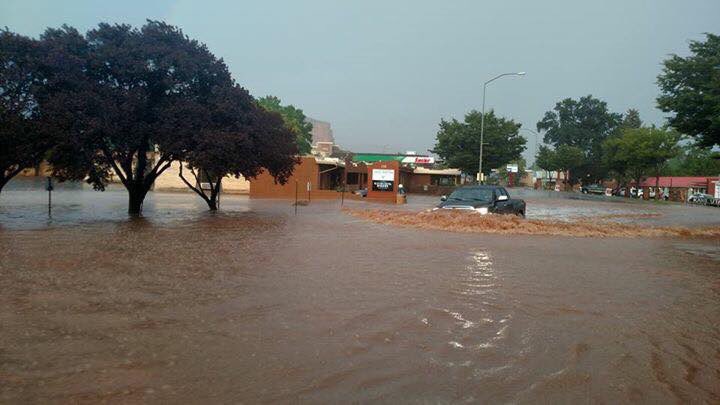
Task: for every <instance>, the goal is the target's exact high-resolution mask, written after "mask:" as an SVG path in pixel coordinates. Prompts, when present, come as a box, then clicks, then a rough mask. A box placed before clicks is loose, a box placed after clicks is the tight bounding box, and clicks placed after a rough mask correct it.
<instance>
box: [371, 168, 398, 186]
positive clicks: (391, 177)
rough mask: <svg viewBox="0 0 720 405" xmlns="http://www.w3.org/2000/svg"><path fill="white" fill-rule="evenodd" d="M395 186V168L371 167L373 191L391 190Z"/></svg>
mask: <svg viewBox="0 0 720 405" xmlns="http://www.w3.org/2000/svg"><path fill="white" fill-rule="evenodd" d="M394 186H395V170H392V169H373V171H372V189H373V191H393V190H394V188H395V187H394Z"/></svg>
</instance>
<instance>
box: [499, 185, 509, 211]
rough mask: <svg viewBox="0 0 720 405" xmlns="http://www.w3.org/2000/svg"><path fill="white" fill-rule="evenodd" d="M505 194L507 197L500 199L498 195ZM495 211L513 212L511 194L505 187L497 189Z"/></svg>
mask: <svg viewBox="0 0 720 405" xmlns="http://www.w3.org/2000/svg"><path fill="white" fill-rule="evenodd" d="M501 195H504V196H505V197H507V200H505V201H498V199H497V197H499V196H501ZM495 212H497V213H498V214H507V213H509V212H512V206H511V205H510V196H509V195H508V193H507V191H505V189H504V188H502V187H499V188H498V189H496V190H495Z"/></svg>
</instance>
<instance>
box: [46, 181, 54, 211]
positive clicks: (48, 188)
mask: <svg viewBox="0 0 720 405" xmlns="http://www.w3.org/2000/svg"><path fill="white" fill-rule="evenodd" d="M45 189H46V190H47V192H48V216H49V217H51V216H52V192H53V183H52V177H50V176H48V178H47V186H45Z"/></svg>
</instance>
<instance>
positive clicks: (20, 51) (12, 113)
mask: <svg viewBox="0 0 720 405" xmlns="http://www.w3.org/2000/svg"><path fill="white" fill-rule="evenodd" d="M37 56H38V44H37V41H34V40H32V39H30V38H27V37H24V36H21V35H18V34H15V33H12V32H10V31H8V30H7V29H5V30H0V191H2V189H3V187H4V186H5V184H7V183H8V182H9V181H10V180H11V179H12V178H13V177H15V176H16V175H18V174H19V173H20V172H21V171H22V170H23V169H25V168H29V167H33V166H35V165H37V164H38V163H40V161H41V160H42V158H43V156H44V154H45V152H46V151H47V149H48V148H49V147H50V145H51V142H50V138H49V136H48V134H47V133H45V134H43V132H42V129H43V128H42V127H41V126H40V125H39V116H40V114H39V109H38V103H37V99H36V97H35V94H34V89H35V87H36V86H37V85H38V84H39V83H41V82H42V76H41V75H40V74H39V72H38V69H37V67H36V59H37Z"/></svg>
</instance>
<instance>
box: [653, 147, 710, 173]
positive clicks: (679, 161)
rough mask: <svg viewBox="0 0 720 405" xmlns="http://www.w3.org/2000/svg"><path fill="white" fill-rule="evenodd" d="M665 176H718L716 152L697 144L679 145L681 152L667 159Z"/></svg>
mask: <svg viewBox="0 0 720 405" xmlns="http://www.w3.org/2000/svg"><path fill="white" fill-rule="evenodd" d="M663 175H665V176H720V159H719V158H718V153H717V152H713V151H712V149H710V148H703V147H701V146H698V145H697V144H692V143H691V144H686V145H684V146H681V152H680V153H679V154H678V155H677V156H676V157H674V158H672V159H670V160H668V162H667V165H666V167H665V168H664V169H663Z"/></svg>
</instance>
